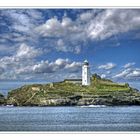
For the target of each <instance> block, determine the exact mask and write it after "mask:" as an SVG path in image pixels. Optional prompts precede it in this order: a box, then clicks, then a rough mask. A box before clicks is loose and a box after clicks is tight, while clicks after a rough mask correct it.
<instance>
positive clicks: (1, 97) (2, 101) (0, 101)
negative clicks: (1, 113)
mask: <svg viewBox="0 0 140 140" xmlns="http://www.w3.org/2000/svg"><path fill="white" fill-rule="evenodd" d="M5 104H6V99H5V97H4V95H2V94H0V105H5Z"/></svg>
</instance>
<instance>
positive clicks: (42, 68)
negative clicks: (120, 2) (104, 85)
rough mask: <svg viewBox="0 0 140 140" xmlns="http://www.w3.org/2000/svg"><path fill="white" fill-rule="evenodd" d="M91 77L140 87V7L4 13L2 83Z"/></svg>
mask: <svg viewBox="0 0 140 140" xmlns="http://www.w3.org/2000/svg"><path fill="white" fill-rule="evenodd" d="M85 59H87V60H88V61H89V64H90V72H91V74H94V73H97V74H99V75H100V76H101V77H102V78H107V79H111V80H113V81H115V82H127V83H130V84H131V85H133V86H134V87H137V88H139V89H140V85H139V82H140V61H139V60H140V10H139V9H0V82H5V81H11V82H12V81H36V82H41V81H45V82H55V81H62V80H64V79H65V78H81V66H82V63H83V61H84V60H85Z"/></svg>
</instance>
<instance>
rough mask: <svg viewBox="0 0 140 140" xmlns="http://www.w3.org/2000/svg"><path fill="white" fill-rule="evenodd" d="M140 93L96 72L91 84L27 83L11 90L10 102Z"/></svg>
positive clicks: (34, 102) (22, 102)
mask: <svg viewBox="0 0 140 140" xmlns="http://www.w3.org/2000/svg"><path fill="white" fill-rule="evenodd" d="M132 92H133V94H135V95H136V94H138V93H134V92H135V91H134V90H133V89H132V88H131V87H129V85H128V84H124V85H123V84H117V83H114V82H112V81H110V80H107V79H101V78H100V77H99V76H98V75H96V74H94V75H93V76H92V78H91V85H90V86H81V85H78V84H73V83H65V82H58V83H53V84H46V85H42V84H34V85H25V86H23V87H21V88H18V89H16V90H13V91H11V92H9V95H8V99H10V100H9V101H8V102H9V103H10V102H14V103H15V104H17V105H20V104H27V102H28V101H29V100H30V103H33V104H38V103H39V102H40V100H45V99H56V98H57V99H61V98H62V97H63V98H66V97H70V96H75V95H82V96H87V95H89V96H108V95H110V94H111V95H115V96H120V94H121V96H122V94H126V93H127V94H128V93H130V94H132Z"/></svg>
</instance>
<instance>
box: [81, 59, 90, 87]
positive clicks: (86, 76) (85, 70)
mask: <svg viewBox="0 0 140 140" xmlns="http://www.w3.org/2000/svg"><path fill="white" fill-rule="evenodd" d="M82 85H85V86H87V85H90V68H89V63H88V61H87V60H85V61H84V63H83V66H82Z"/></svg>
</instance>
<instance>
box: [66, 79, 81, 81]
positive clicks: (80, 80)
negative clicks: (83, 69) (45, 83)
mask: <svg viewBox="0 0 140 140" xmlns="http://www.w3.org/2000/svg"><path fill="white" fill-rule="evenodd" d="M64 81H82V79H65V80H64Z"/></svg>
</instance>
